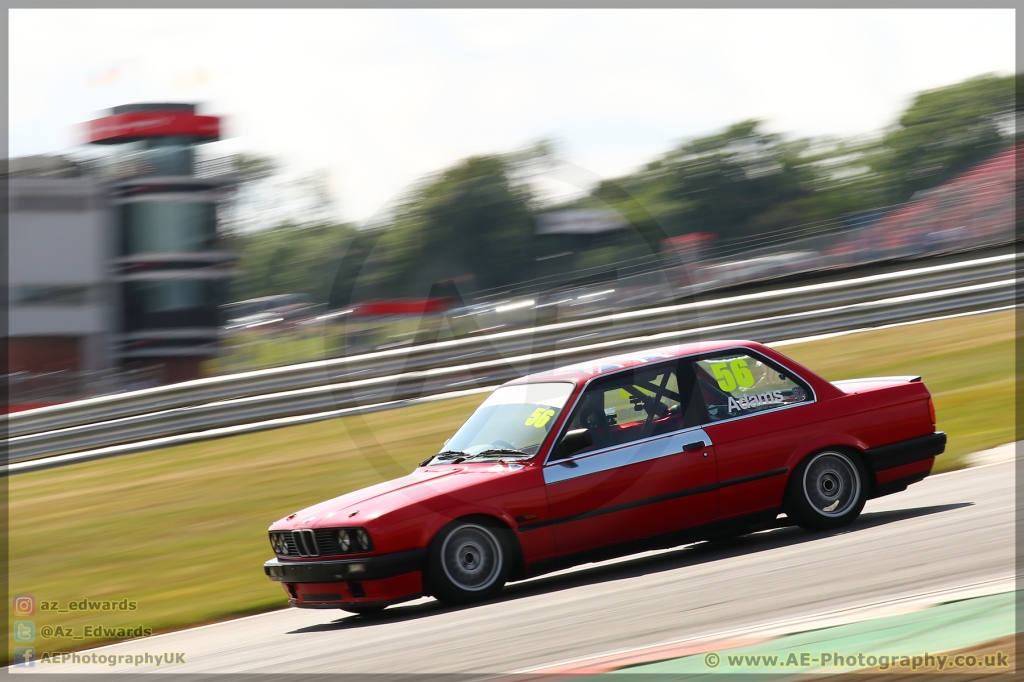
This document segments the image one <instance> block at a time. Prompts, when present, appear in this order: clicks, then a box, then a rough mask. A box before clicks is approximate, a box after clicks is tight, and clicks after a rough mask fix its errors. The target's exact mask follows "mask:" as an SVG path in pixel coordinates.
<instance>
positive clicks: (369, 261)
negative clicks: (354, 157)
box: [233, 76, 1015, 302]
mask: <svg viewBox="0 0 1024 682" xmlns="http://www.w3.org/2000/svg"><path fill="white" fill-rule="evenodd" d="M1014 87H1015V84H1014V77H1013V76H1006V77H997V76H981V77H977V78H972V79H970V80H967V81H964V82H962V83H958V84H954V85H950V86H947V87H944V88H938V89H936V90H930V91H928V92H923V93H920V94H918V95H917V96H916V97H915V98H914V99H913V101H912V103H911V105H910V106H909V108H908V109H907V110H906V112H904V114H903V115H902V116H901V117H900V119H899V121H898V123H897V124H895V125H894V126H893V127H892V128H890V129H889V130H887V131H884V132H883V133H880V134H879V135H876V136H873V137H868V138H863V139H856V140H843V139H831V138H819V139H795V140H794V139H787V138H784V137H783V136H781V135H778V134H774V133H770V132H767V131H766V130H765V126H764V124H763V122H761V121H756V120H748V121H743V122H740V123H736V124H734V125H731V126H729V127H727V128H725V129H724V130H721V131H719V132H716V133H713V134H710V135H706V136H702V137H698V138H694V139H691V140H686V141H684V142H682V143H681V144H679V145H678V146H677V147H676V148H675V149H672V150H671V151H669V152H668V153H666V154H664V155H663V156H661V157H660V158H657V159H655V160H654V161H652V162H651V163H649V164H647V166H645V167H644V168H643V169H641V170H640V171H638V172H636V173H633V174H630V175H627V176H624V177H621V178H616V179H614V180H607V181H604V182H602V183H600V184H599V185H598V186H597V187H596V188H594V190H593V191H592V192H591V193H590V195H589V196H587V197H585V198H583V199H580V200H577V201H573V202H571V203H569V204H567V205H564V206H557V207H556V206H540V205H539V202H538V201H537V200H536V198H535V197H534V196H533V195H532V193H531V190H530V186H529V183H528V182H527V180H528V179H529V178H530V176H531V174H533V173H535V172H536V171H537V169H538V167H542V166H543V165H544V164H546V163H548V162H549V161H550V159H551V154H552V150H551V146H550V144H547V143H542V144H538V145H536V146H535V147H532V148H528V149H525V150H522V151H517V152H513V153H509V154H493V155H487V156H474V157H471V158H468V159H465V160H462V161H460V162H458V163H456V164H455V165H453V166H452V167H450V168H448V169H446V170H444V171H442V172H440V173H437V174H435V175H432V176H430V177H428V178H426V179H425V180H424V181H423V182H422V183H421V184H420V185H419V186H418V187H417V188H416V189H415V190H414V191H412V192H410V193H409V195H408V196H406V197H405V198H404V199H403V200H402V201H401V202H400V204H399V205H398V207H397V209H396V210H395V212H394V214H393V218H392V219H391V221H390V222H389V223H387V224H386V225H383V226H380V227H377V228H375V229H373V230H362V231H360V232H359V233H358V234H356V233H355V231H354V230H353V229H352V228H350V227H348V226H334V227H313V228H303V229H301V230H300V229H297V228H293V227H288V226H283V227H280V228H277V229H275V230H271V231H270V232H267V233H259V234H248V235H245V236H240V237H239V240H240V243H242V244H243V247H242V252H243V256H242V264H241V270H240V275H239V279H238V282H236V287H235V293H236V298H248V297H252V296H261V295H267V294H275V293H296V292H305V293H310V294H314V295H315V296H316V297H317V298H318V300H325V297H326V293H324V292H326V288H327V287H328V286H329V285H330V282H331V281H334V276H335V273H337V274H338V275H339V276H338V279H337V281H335V286H334V290H333V291H332V292H331V300H332V301H337V302H342V301H350V300H356V299H365V298H380V297H405V296H409V297H425V296H427V295H428V292H430V291H431V287H432V286H435V285H436V284H437V283H439V282H443V281H446V280H453V279H456V280H461V281H462V282H464V283H466V286H468V287H469V288H472V289H477V290H480V289H490V288H494V287H504V286H508V285H511V284H515V283H517V282H523V281H525V280H528V279H531V278H533V277H538V276H547V275H558V274H559V273H566V272H570V271H573V270H577V269H580V268H583V267H603V266H606V265H612V264H614V263H619V262H622V261H623V260H626V259H629V258H634V257H640V256H647V255H649V254H650V253H651V251H652V250H653V251H657V250H658V249H659V244H660V241H661V239H663V238H664V237H665V236H675V235H681V234H687V233H693V232H710V233H714V234H716V235H718V244H719V246H720V247H722V246H728V247H730V248H729V252H730V253H733V252H736V251H738V250H740V249H741V248H742V247H743V246H744V245H745V244H749V243H751V242H753V241H754V240H758V239H762V240H763V239H764V238H765V235H772V234H775V233H785V234H786V236H789V237H796V236H799V235H800V234H801V233H808V234H809V233H811V232H813V231H815V230H823V229H835V228H842V227H844V226H845V224H846V218H845V216H849V215H850V214H855V213H859V212H863V211H867V210H869V209H879V208H882V207H885V206H891V205H893V204H896V203H899V202H902V201H905V200H907V199H908V198H909V197H910V196H911V195H912V194H913V193H914V192H917V191H919V190H922V189H927V188H929V187H934V186H936V185H939V184H941V183H943V182H946V181H948V180H949V179H951V178H953V177H955V176H956V175H957V174H959V173H962V172H963V171H965V170H967V169H968V168H970V167H971V166H972V165H974V164H977V163H979V162H981V161H983V160H984V159H986V158H988V157H990V156H992V155H993V154H995V153H997V152H998V151H1000V150H1001V149H1003V148H1004V147H1005V146H1006V145H1008V144H1010V142H1011V134H1012V125H1011V124H1012V122H1013V113H1014ZM233 163H235V166H236V167H237V170H238V173H239V174H240V175H241V176H242V177H243V178H244V179H246V181H247V182H248V183H249V184H250V185H252V183H254V182H258V181H259V180H261V179H263V178H265V177H267V175H268V174H270V173H271V172H272V171H273V167H272V164H271V163H270V162H268V161H267V160H266V159H260V158H256V157H237V158H236V159H234V161H233ZM314 184H315V183H314ZM314 190H315V191H314ZM303 191H304V193H305V194H308V195H310V196H313V195H316V196H319V194H318V192H319V191H320V190H316V187H313V186H310V187H307V188H305V189H304V190H303ZM321 203H322V202H321ZM314 204H316V202H315V201H314ZM559 208H603V209H612V210H614V211H616V212H618V213H619V214H620V215H621V216H622V217H623V218H624V219H625V220H626V221H627V222H628V223H629V224H630V225H631V226H632V227H633V228H634V231H633V232H632V234H630V235H628V236H626V237H620V238H617V239H612V240H607V239H594V240H591V241H590V242H589V243H585V240H580V239H577V238H575V237H574V236H568V235H548V236H542V237H538V236H537V235H536V234H535V231H534V218H535V216H536V215H537V214H538V213H542V212H546V211H552V210H557V209H559ZM568 252H572V254H571V255H568V256H566V255H565V254H566V253H568ZM341 254H347V255H346V258H345V260H344V261H342V262H341V266H340V268H338V267H337V264H338V263H339V260H340V258H341ZM543 256H552V257H554V256H558V258H556V259H553V260H550V261H543V262H541V261H538V257H543ZM332 264H333V265H332ZM357 285H358V286H357Z"/></svg>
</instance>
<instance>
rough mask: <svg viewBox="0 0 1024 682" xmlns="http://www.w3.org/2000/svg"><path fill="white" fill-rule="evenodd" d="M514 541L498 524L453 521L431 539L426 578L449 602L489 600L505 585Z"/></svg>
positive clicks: (439, 595)
mask: <svg viewBox="0 0 1024 682" xmlns="http://www.w3.org/2000/svg"><path fill="white" fill-rule="evenodd" d="M513 542H514V540H513V539H511V538H510V537H509V532H508V529H507V528H504V527H499V526H498V525H497V524H496V523H490V522H486V521H479V520H475V519H465V520H459V521H453V522H452V523H450V524H448V525H447V526H445V527H444V528H443V529H441V532H440V533H438V534H437V535H436V536H435V537H434V539H433V540H432V541H431V542H430V548H429V550H428V557H427V574H426V581H427V587H428V590H429V591H430V594H432V595H434V597H436V598H437V599H439V600H440V601H442V602H444V603H446V604H468V603H470V602H474V601H479V600H481V599H487V598H488V597H491V596H493V595H495V594H497V593H498V592H500V591H501V588H502V587H504V585H505V581H507V580H508V577H509V574H510V572H511V568H512V557H513Z"/></svg>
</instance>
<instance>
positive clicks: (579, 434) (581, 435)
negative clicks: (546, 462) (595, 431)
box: [558, 429, 594, 459]
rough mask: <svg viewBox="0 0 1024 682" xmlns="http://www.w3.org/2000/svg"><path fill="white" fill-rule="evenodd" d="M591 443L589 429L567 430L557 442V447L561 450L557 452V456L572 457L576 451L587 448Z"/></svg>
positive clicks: (561, 457)
mask: <svg viewBox="0 0 1024 682" xmlns="http://www.w3.org/2000/svg"><path fill="white" fill-rule="evenodd" d="M593 444H594V437H593V436H591V435H590V431H588V430H587V429H573V430H572V431H567V432H566V434H565V435H564V436H562V440H561V441H560V442H559V444H558V445H559V448H558V449H559V450H560V451H561V452H559V453H558V455H559V456H558V458H559V459H564V458H566V457H572V456H573V455H575V454H576V453H577V452H579V451H581V450H584V449H586V448H589V447H590V446H591V445H593Z"/></svg>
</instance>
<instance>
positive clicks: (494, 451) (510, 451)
mask: <svg viewBox="0 0 1024 682" xmlns="http://www.w3.org/2000/svg"><path fill="white" fill-rule="evenodd" d="M491 455H523V456H524V457H532V455H531V454H530V453H528V452H523V451H522V450H516V449H514V448H491V449H490V450H483V451H481V452H477V453H476V454H473V455H467V457H470V458H473V457H487V456H491Z"/></svg>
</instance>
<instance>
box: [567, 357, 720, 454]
mask: <svg viewBox="0 0 1024 682" xmlns="http://www.w3.org/2000/svg"><path fill="white" fill-rule="evenodd" d="M685 369H686V371H685V372H684V373H683V377H682V380H680V375H679V372H678V371H677V364H676V363H672V364H670V365H660V366H657V367H645V368H641V369H638V370H636V371H633V372H627V373H623V374H620V375H617V376H614V377H610V378H608V379H604V380H598V381H595V382H594V383H593V384H591V385H590V386H588V387H587V389H586V391H585V392H584V393H583V396H582V397H581V398H580V401H579V403H578V404H577V406H576V410H575V412H574V413H573V416H572V418H571V419H570V420H569V423H568V425H567V427H566V431H571V430H573V429H587V430H588V431H590V435H591V437H592V438H593V441H594V445H593V447H592V448H590V449H591V450H600V449H602V448H607V447H612V446H615V445H623V444H626V443H629V442H632V441H635V440H640V439H641V438H649V437H651V436H659V435H662V434H665V433H671V432H673V431H678V430H679V429H682V428H686V427H689V426H697V425H699V424H700V422H701V417H702V413H703V406H702V405H700V398H699V397H697V398H696V400H692V399H691V398H692V397H694V396H695V386H694V379H693V375H692V371H691V370H690V368H689V367H688V366H687V367H686V368H685ZM681 389H682V390H681ZM694 407H696V408H697V409H696V410H695V409H694ZM555 458H556V459H557V457H555Z"/></svg>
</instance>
